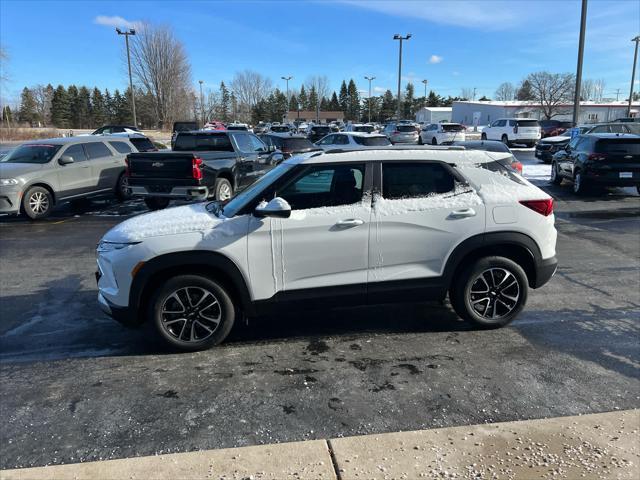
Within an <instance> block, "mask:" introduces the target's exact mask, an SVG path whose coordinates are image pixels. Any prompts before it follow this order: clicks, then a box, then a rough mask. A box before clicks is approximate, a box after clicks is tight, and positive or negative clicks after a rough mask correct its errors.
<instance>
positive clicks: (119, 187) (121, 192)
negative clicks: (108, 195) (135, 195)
mask: <svg viewBox="0 0 640 480" xmlns="http://www.w3.org/2000/svg"><path fill="white" fill-rule="evenodd" d="M116 198H117V199H118V200H119V201H121V202H124V201H125V200H129V199H130V198H131V190H129V177H127V176H126V175H125V174H124V173H123V174H121V175H120V176H119V177H118V183H117V184H116Z"/></svg>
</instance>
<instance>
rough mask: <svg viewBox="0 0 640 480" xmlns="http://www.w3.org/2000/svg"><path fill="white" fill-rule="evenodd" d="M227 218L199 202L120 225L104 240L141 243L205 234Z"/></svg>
mask: <svg viewBox="0 0 640 480" xmlns="http://www.w3.org/2000/svg"><path fill="white" fill-rule="evenodd" d="M223 221H224V219H221V218H218V217H216V216H215V215H213V214H211V213H209V212H207V210H206V203H195V204H192V205H183V206H181V207H174V208H167V209H165V210H159V211H157V212H150V213H145V214H144V215H138V216H137V217H133V218H130V219H128V220H125V221H124V222H122V223H120V224H118V225H116V226H115V227H113V228H112V229H111V230H109V231H108V232H107V234H106V235H105V236H104V238H103V240H106V241H109V242H140V241H142V240H144V239H145V238H149V237H158V236H161V235H175V234H180V233H192V232H202V233H203V234H204V233H206V232H208V231H209V230H211V229H213V228H215V227H216V226H217V225H220V224H221V223H223Z"/></svg>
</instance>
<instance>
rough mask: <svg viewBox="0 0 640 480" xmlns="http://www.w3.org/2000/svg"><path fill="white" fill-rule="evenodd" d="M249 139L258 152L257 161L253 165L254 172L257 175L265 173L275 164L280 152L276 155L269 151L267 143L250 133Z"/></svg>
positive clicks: (254, 149)
mask: <svg viewBox="0 0 640 480" xmlns="http://www.w3.org/2000/svg"><path fill="white" fill-rule="evenodd" d="M248 137H249V141H250V142H251V145H252V148H253V151H254V152H256V153H257V156H256V162H255V163H254V165H253V172H254V175H255V176H256V177H259V176H262V175H264V174H265V173H266V172H268V171H269V170H271V169H272V168H273V167H274V166H275V160H274V159H275V158H278V157H279V156H280V154H277V155H274V154H273V153H272V152H270V151H269V149H268V148H267V145H266V144H265V143H264V142H263V141H262V140H260V139H259V138H258V137H257V136H255V135H253V134H249V135H248Z"/></svg>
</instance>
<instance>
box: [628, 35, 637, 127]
mask: <svg viewBox="0 0 640 480" xmlns="http://www.w3.org/2000/svg"><path fill="white" fill-rule="evenodd" d="M631 41H632V42H636V49H635V53H634V54H633V69H632V70H631V90H630V91H629V106H628V107H627V117H630V116H631V103H632V102H633V82H635V81H636V63H637V62H638V42H640V35H637V36H636V37H635V38H632V39H631Z"/></svg>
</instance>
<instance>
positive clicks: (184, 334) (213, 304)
mask: <svg viewBox="0 0 640 480" xmlns="http://www.w3.org/2000/svg"><path fill="white" fill-rule="evenodd" d="M150 310H151V311H150V315H151V318H152V321H153V325H154V327H155V329H156V331H157V332H158V333H159V334H160V337H161V338H162V339H163V340H164V341H166V342H167V343H169V345H171V346H172V347H174V348H177V349H179V350H183V351H188V352H194V351H197V350H204V349H207V348H211V347H212V346H214V345H218V344H219V343H221V342H222V341H223V340H224V339H225V338H226V337H227V335H228V334H229V332H230V331H231V328H232V327H233V322H234V320H235V316H236V314H235V307H234V305H233V301H232V300H231V296H230V295H229V294H228V292H227V290H226V289H225V288H224V287H223V286H222V285H221V284H219V283H217V282H215V281H214V280H212V279H210V278H207V277H205V276H201V275H178V276H176V277H172V278H169V279H167V280H166V281H165V282H164V284H162V285H160V286H159V287H158V288H156V292H155V294H154V295H153V297H152V299H151V303H150ZM181 317H184V319H183V318H181Z"/></svg>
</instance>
